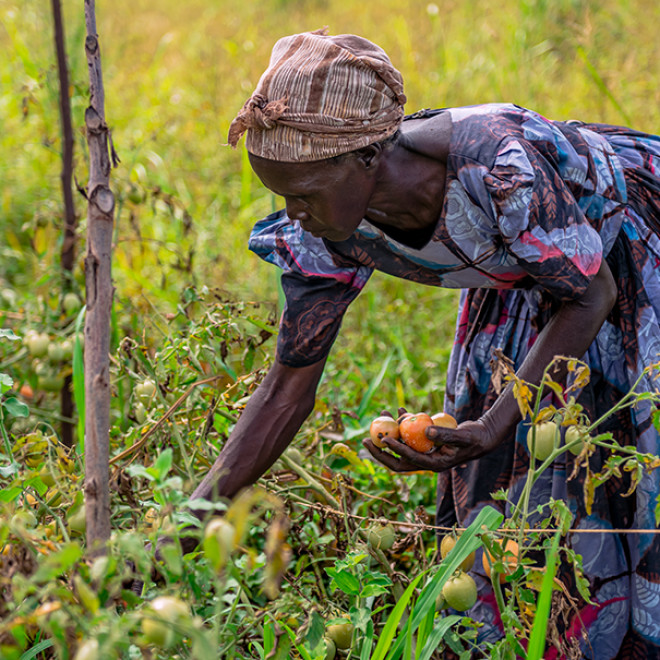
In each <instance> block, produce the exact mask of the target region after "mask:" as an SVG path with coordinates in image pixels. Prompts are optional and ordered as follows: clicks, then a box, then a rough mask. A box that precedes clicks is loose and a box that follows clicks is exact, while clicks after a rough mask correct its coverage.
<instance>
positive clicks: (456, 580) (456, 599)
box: [442, 572, 477, 612]
mask: <svg viewBox="0 0 660 660" xmlns="http://www.w3.org/2000/svg"><path fill="white" fill-rule="evenodd" d="M442 595H443V597H444V599H445V600H446V601H447V605H449V607H453V608H454V609H455V610H458V611H459V612H465V610H469V609H470V608H471V607H472V606H473V605H474V604H475V603H476V602H477V583H476V582H475V581H474V579H473V578H472V577H471V576H470V575H468V574H467V573H463V572H461V573H458V574H457V575H455V576H454V577H451V578H449V580H447V582H445V586H444V587H443V588H442Z"/></svg>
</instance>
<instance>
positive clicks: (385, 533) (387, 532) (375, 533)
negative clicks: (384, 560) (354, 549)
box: [367, 524, 396, 550]
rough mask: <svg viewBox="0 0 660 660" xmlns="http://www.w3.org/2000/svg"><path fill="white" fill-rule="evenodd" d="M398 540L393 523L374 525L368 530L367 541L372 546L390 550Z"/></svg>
mask: <svg viewBox="0 0 660 660" xmlns="http://www.w3.org/2000/svg"><path fill="white" fill-rule="evenodd" d="M394 541H396V532H395V531H394V527H392V525H379V524H375V525H372V526H371V527H370V528H369V530H368V532H367V543H368V544H369V546H370V547H372V548H377V549H379V550H389V549H390V548H391V547H392V546H393V545H394Z"/></svg>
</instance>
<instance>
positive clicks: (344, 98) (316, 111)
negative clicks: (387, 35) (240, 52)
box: [228, 30, 406, 163]
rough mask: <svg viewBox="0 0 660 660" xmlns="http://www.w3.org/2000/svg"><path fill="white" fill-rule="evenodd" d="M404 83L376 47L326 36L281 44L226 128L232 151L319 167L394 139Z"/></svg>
mask: <svg viewBox="0 0 660 660" xmlns="http://www.w3.org/2000/svg"><path fill="white" fill-rule="evenodd" d="M405 102H406V97H405V95H404V93H403V78H402V77H401V74H400V73H399V72H398V71H397V70H396V69H395V68H394V67H393V66H392V63H391V62H390V60H389V58H388V56H387V54H386V53H385V51H384V50H383V49H382V48H379V47H378V46H376V44H374V43H372V42H370V41H368V40H367V39H363V38H362V37H358V36H355V35H352V34H344V35H338V36H329V35H327V34H326V32H325V30H317V31H315V32H304V33H302V34H294V35H292V36H289V37H284V38H283V39H280V40H279V41H278V42H277V43H276V44H275V47H274V48H273V53H272V55H271V59H270V64H269V66H268V69H266V71H265V72H264V74H263V75H262V76H261V79H260V80H259V83H258V85H257V88H256V89H255V91H254V93H253V94H252V96H251V97H250V98H249V99H248V100H247V101H246V102H245V104H244V105H243V108H242V109H241V111H240V112H239V113H238V115H237V116H236V118H235V119H234V121H233V122H232V123H231V126H230V127H229V139H228V142H229V144H230V145H231V146H232V147H236V145H237V144H238V140H239V139H240V137H241V135H243V133H245V132H246V131H247V138H246V147H247V150H248V151H249V152H250V153H252V154H255V155H256V156H261V157H262V158H268V159H270V160H277V161H281V162H289V163H292V162H303V161H312V160H321V159H323V158H330V157H332V156H338V155H339V154H343V153H347V152H349V151H354V150H355V149H360V148H362V147H366V146H367V145H368V144H372V143H374V142H378V141H380V140H384V139H385V138H387V137H388V136H390V135H392V134H393V133H394V132H395V131H396V130H397V128H398V127H399V124H400V123H401V121H402V120H403V114H404V112H403V105H404V104H405Z"/></svg>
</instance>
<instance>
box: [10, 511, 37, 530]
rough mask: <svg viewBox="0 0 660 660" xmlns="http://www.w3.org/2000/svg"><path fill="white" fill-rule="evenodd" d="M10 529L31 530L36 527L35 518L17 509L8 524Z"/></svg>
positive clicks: (27, 512) (32, 514)
mask: <svg viewBox="0 0 660 660" xmlns="http://www.w3.org/2000/svg"><path fill="white" fill-rule="evenodd" d="M9 526H10V528H11V529H18V530H21V529H23V530H24V529H25V528H27V529H33V528H34V527H36V526H37V517H36V516H35V515H34V513H32V511H28V510H27V509H19V510H18V511H17V512H16V513H15V514H14V515H13V516H12V518H11V521H10V523H9Z"/></svg>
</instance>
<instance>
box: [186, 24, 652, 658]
mask: <svg viewBox="0 0 660 660" xmlns="http://www.w3.org/2000/svg"><path fill="white" fill-rule="evenodd" d="M405 100H406V99H405V95H404V93H403V81H402V78H401V75H400V74H399V72H398V71H397V70H396V69H395V68H394V67H393V66H392V65H391V63H390V61H389V59H388V57H387V55H386V54H385V53H384V52H383V51H382V50H381V49H380V48H378V47H377V46H375V45H374V44H372V43H371V42H369V41H367V40H365V39H362V38H360V37H356V36H352V35H342V36H335V37H333V36H328V35H326V34H325V33H323V32H321V31H319V32H313V33H304V34H299V35H294V36H292V37H287V38H284V39H282V40H280V41H279V42H278V43H277V44H276V45H275V48H274V49H273V54H272V57H271V61H270V65H269V67H268V69H267V70H266V72H265V73H264V74H263V76H262V78H261V80H260V81H259V84H258V86H257V89H256V91H255V93H254V94H253V95H252V97H251V98H250V99H249V100H248V101H247V102H246V104H245V105H244V107H243V109H242V110H241V112H240V113H239V115H238V116H237V118H236V119H235V120H234V122H233V123H232V126H231V128H230V133H229V142H230V144H232V146H236V144H237V142H238V139H239V138H240V136H241V135H242V134H243V133H245V132H246V131H247V142H246V146H247V149H248V152H249V154H250V162H251V165H252V167H253V169H254V171H255V172H256V174H257V175H258V176H259V178H260V179H261V181H262V182H263V183H264V185H265V186H266V187H268V188H269V189H270V190H272V191H273V192H274V193H276V194H278V195H281V196H282V197H284V199H285V201H286V211H285V212H280V213H277V214H274V215H272V216H270V217H268V218H266V219H265V220H263V221H261V222H259V223H257V225H256V226H255V228H254V231H253V233H252V236H251V239H250V247H251V249H253V250H254V251H255V252H256V253H257V254H259V255H260V256H261V257H262V258H264V259H266V260H267V261H270V262H272V263H274V264H276V265H278V266H280V267H281V268H282V269H283V270H284V273H283V275H282V284H283V288H284V291H285V293H286V299H287V303H286V308H285V310H284V313H283V316H282V319H281V323H280V332H279V336H278V345H277V356H276V360H275V363H274V365H273V367H272V368H271V370H270V372H269V373H268V375H267V376H266V378H265V379H264V381H263V383H262V385H261V386H260V387H259V389H258V390H257V392H256V393H255V394H254V396H253V397H252V399H251V400H250V402H249V404H248V406H247V407H246V409H245V411H244V413H243V415H242V416H241V418H240V420H239V423H238V424H237V426H236V429H235V431H234V433H233V434H232V437H231V438H230V440H229V442H228V443H227V445H226V447H225V448H224V449H223V451H222V454H221V455H220V457H219V458H218V461H217V462H216V464H215V465H214V467H213V469H212V471H211V472H210V474H209V475H208V476H207V477H206V479H205V480H204V481H203V483H202V484H201V485H200V487H199V488H198V489H197V491H196V492H195V494H194V497H212V496H232V495H233V494H234V493H236V492H237V491H238V490H239V489H240V488H241V487H243V486H245V485H248V484H251V483H253V482H254V481H256V480H257V479H258V478H259V476H260V475H261V474H263V472H264V471H265V470H267V469H268V467H269V466H270V465H271V464H272V463H273V462H274V461H275V460H276V458H277V457H278V456H279V455H280V454H281V452H282V451H283V450H284V449H285V448H286V447H287V445H288V444H289V443H290V442H291V440H292V439H293V437H294V435H295V434H296V432H297V431H298V429H299V428H300V426H301V424H302V422H303V421H304V419H305V418H306V417H307V415H308V414H309V413H310V412H311V410H312V408H313V405H314V395H315V390H316V386H317V384H318V381H319V378H320V376H321V373H322V371H323V366H324V364H325V360H326V357H327V354H328V352H329V350H330V348H331V346H332V344H333V341H334V339H335V337H336V335H337V332H338V330H339V325H340V323H341V319H342V316H343V314H344V312H345V310H346V308H347V307H348V305H349V304H350V302H351V301H352V300H353V299H354V298H355V297H356V296H357V294H358V293H359V292H360V290H361V289H362V287H363V286H364V285H365V284H366V282H367V280H368V278H369V276H370V275H371V273H372V272H373V270H376V269H377V270H382V271H384V272H387V273H390V274H393V275H397V276H400V277H404V278H408V279H411V280H414V281H417V282H421V283H424V284H430V285H434V286H446V287H456V288H462V289H464V292H463V294H462V298H461V304H460V308H459V314H458V323H457V333H456V344H455V347H454V351H453V355H452V359H451V363H450V369H449V373H448V384H447V404H446V411H447V412H449V413H451V414H453V415H454V416H455V417H456V418H457V419H458V421H459V422H460V424H459V426H458V428H457V429H456V430H447V429H442V428H436V427H432V428H431V429H429V430H428V432H427V435H428V437H429V438H431V439H432V440H434V441H435V442H436V443H437V447H436V448H435V449H434V450H432V451H431V452H429V453H427V454H420V453H417V452H414V451H413V450H411V449H410V448H408V447H406V446H405V445H403V444H402V443H399V442H396V441H388V443H387V444H388V450H380V449H378V448H376V447H375V446H374V445H373V444H372V443H371V442H370V441H369V440H367V441H365V444H366V446H367V448H368V449H369V451H370V452H371V453H372V454H373V455H374V456H375V457H376V458H377V459H378V460H380V461H381V462H382V463H383V464H384V465H386V466H388V467H389V468H390V469H392V470H397V471H408V470H411V469H420V468H422V469H430V470H434V471H436V472H438V474H439V489H438V522H439V523H442V524H452V523H454V522H458V523H459V524H461V525H467V524H469V522H470V521H471V520H472V519H473V518H474V516H475V515H476V513H477V512H478V511H479V509H480V507H482V506H484V505H485V504H488V503H490V493H492V492H493V491H495V490H497V489H499V488H509V489H510V495H511V496H512V497H515V496H516V494H517V493H518V491H519V489H520V486H521V483H522V481H521V479H522V478H523V477H524V474H525V470H526V468H527V464H528V456H529V454H528V449H527V444H526V439H525V436H526V431H527V427H526V426H525V424H524V422H523V421H522V420H521V416H520V413H519V409H518V406H517V404H516V402H515V399H514V397H513V394H512V391H511V387H508V388H506V389H505V390H504V391H503V392H502V393H501V394H499V395H498V394H497V393H496V391H495V388H494V385H493V384H492V382H491V375H492V374H491V367H490V361H491V359H492V357H493V353H494V349H501V351H502V352H503V353H504V354H505V355H506V356H508V357H509V358H510V359H511V360H512V361H513V363H514V365H515V368H516V371H517V373H518V375H519V376H520V377H521V378H523V379H525V380H527V381H530V382H532V383H538V382H539V381H540V379H541V376H542V373H543V370H544V369H545V367H546V365H547V364H548V363H549V362H550V361H551V360H552V358H553V356H555V355H564V356H573V357H578V358H582V357H584V359H586V361H587V363H588V364H589V366H590V367H591V370H592V377H591V382H590V384H589V386H588V387H587V388H585V389H584V390H583V392H582V394H581V397H580V402H581V403H582V405H584V406H585V411H586V413H587V414H588V415H589V416H590V418H591V419H594V420H595V419H597V418H598V417H599V414H600V412H602V411H604V410H607V409H609V408H610V407H611V406H612V405H613V404H614V402H616V401H617V400H618V399H619V398H620V397H621V396H622V394H623V393H625V392H626V391H627V390H628V389H629V387H630V385H631V384H632V383H633V382H634V381H635V380H636V378H637V376H638V375H639V374H640V373H641V371H642V370H643V368H644V367H645V366H646V365H648V364H650V363H652V362H655V361H656V360H657V359H658V358H657V354H658V353H659V352H660V326H659V324H658V317H657V314H658V312H659V311H660V274H659V273H658V269H657V266H658V264H660V242H659V238H658V233H659V232H658V227H659V225H660V179H658V177H657V175H656V174H655V172H658V171H660V169H658V168H660V139H658V138H656V137H653V136H648V135H644V134H641V133H637V132H635V131H632V130H628V129H624V128H617V127H608V126H601V125H587V124H581V123H562V122H552V121H549V120H547V119H545V118H543V117H541V116H540V115H538V114H536V113H534V112H531V111H529V110H525V109H522V108H519V107H517V106H514V105H503V104H496V105H484V106H475V107H469V108H457V109H446V110H438V111H424V112H421V113H418V114H416V115H413V116H411V117H407V118H406V119H405V121H404V112H403V105H404V103H405ZM651 386H652V385H651V382H650V381H648V380H647V381H646V382H643V383H642V386H641V387H642V388H651ZM650 414H651V410H650V409H648V408H646V409H645V408H643V407H639V408H637V409H635V411H634V412H630V411H626V412H625V413H621V414H620V415H618V417H617V419H615V420H613V421H612V422H610V423H609V424H608V425H607V426H604V427H603V429H602V430H612V431H613V432H614V434H615V437H616V439H617V440H618V441H619V442H621V444H630V443H635V444H637V446H638V447H639V448H640V449H641V450H643V451H649V452H652V453H658V449H659V447H658V444H659V443H658V435H657V433H656V432H655V430H654V428H653V426H652V424H651V423H650V422H651V420H650ZM246 445H247V449H246ZM604 458H605V457H604V456H599V455H596V457H595V458H592V461H594V462H597V461H599V460H600V461H603V460H604ZM547 474H548V476H547V478H546V479H545V482H544V483H542V484H540V485H539V488H538V491H537V494H538V496H539V497H540V498H541V500H543V501H546V500H547V499H548V497H549V496H553V497H556V498H557V497H561V498H563V499H565V500H567V501H568V503H569V506H570V507H571V508H572V510H573V512H574V514H575V517H574V521H573V527H574V528H580V527H585V528H622V527H638V528H649V527H655V522H654V517H653V513H654V507H655V497H656V496H657V495H658V493H659V492H660V487H659V484H658V478H657V476H655V475H645V476H644V479H643V483H642V484H640V487H639V488H638V491H637V495H636V497H637V499H636V500H634V499H633V498H628V499H623V498H622V497H620V495H619V492H625V486H624V485H622V483H621V482H616V480H615V481H610V482H608V485H607V486H606V487H604V488H600V489H598V490H597V491H596V496H595V501H594V506H593V511H592V513H591V514H590V515H587V512H586V511H585V510H584V504H583V496H582V490H581V489H582V484H581V483H580V481H579V479H577V480H573V481H567V479H566V472H565V466H564V465H563V464H562V465H559V461H557V463H556V464H555V465H554V466H553V468H552V470H549V471H548V473H547ZM601 536H602V537H603V539H602V540H598V541H597V542H596V541H594V540H593V539H594V536H593V535H587V534H582V535H580V534H573V535H572V538H571V539H570V540H571V542H572V545H573V547H574V548H575V549H576V551H577V552H579V553H580V554H582V555H583V557H584V562H585V568H586V570H587V574H588V576H589V578H590V581H591V585H590V586H591V589H592V592H591V593H592V594H593V596H594V599H595V604H594V605H592V606H590V609H589V611H588V614H589V616H587V611H586V610H585V611H584V612H583V617H582V620H581V621H582V624H583V625H584V626H587V625H588V634H589V642H588V643H586V644H584V653H585V655H586V656H588V657H594V658H598V660H601V659H603V660H604V659H606V658H613V657H621V658H624V657H625V658H631V657H640V658H641V657H644V658H651V657H660V652H659V649H660V623H658V622H660V563H659V562H658V549H659V548H658V545H657V543H658V542H657V541H656V540H655V539H656V538H657V537H655V536H651V537H648V538H647V537H644V536H639V535H636V536H633V535H625V536H617V535H612V534H611V535H606V534H603V535H598V536H597V538H598V539H600V537H601ZM471 613H472V614H473V615H475V616H476V617H478V618H480V619H481V620H482V621H484V622H485V623H486V624H487V625H486V626H485V628H484V635H483V638H484V639H496V638H497V635H498V625H497V620H496V614H495V610H494V608H493V606H492V599H491V598H490V596H489V593H488V588H487V585H486V584H485V583H484V584H482V588H481V595H480V600H479V602H478V604H477V605H476V606H475V608H474V610H473V612H471ZM574 627H575V630H576V634H579V633H580V629H581V625H577V623H576V624H575V626H574Z"/></svg>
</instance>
